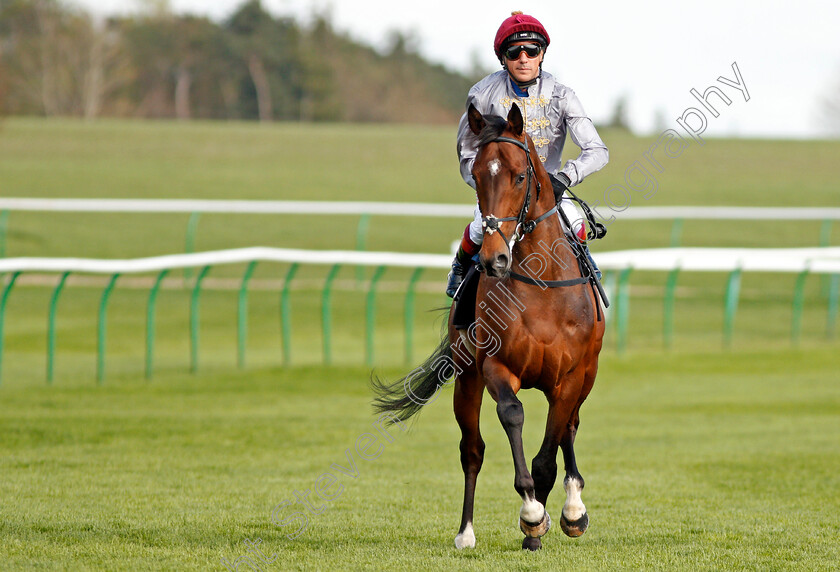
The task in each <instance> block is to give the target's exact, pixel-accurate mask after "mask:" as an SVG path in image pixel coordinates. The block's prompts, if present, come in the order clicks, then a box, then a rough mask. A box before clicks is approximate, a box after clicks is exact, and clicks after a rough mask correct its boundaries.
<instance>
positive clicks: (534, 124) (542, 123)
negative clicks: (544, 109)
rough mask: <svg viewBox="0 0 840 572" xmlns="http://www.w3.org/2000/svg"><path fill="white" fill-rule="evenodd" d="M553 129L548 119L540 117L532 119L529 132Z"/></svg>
mask: <svg viewBox="0 0 840 572" xmlns="http://www.w3.org/2000/svg"><path fill="white" fill-rule="evenodd" d="M546 127H551V121H549V120H548V117H540V118H539V119H532V120H530V121H529V122H528V131H536V130H537V129H545V128H546Z"/></svg>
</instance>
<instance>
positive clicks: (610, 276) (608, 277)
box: [601, 270, 618, 328]
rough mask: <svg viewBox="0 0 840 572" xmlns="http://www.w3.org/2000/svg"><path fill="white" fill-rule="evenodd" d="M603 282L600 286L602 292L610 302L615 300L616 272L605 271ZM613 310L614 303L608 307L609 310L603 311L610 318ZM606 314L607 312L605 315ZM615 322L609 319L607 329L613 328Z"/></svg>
mask: <svg viewBox="0 0 840 572" xmlns="http://www.w3.org/2000/svg"><path fill="white" fill-rule="evenodd" d="M602 278H603V281H602V282H601V284H602V285H603V286H604V292H606V293H607V298H609V299H610V300H615V299H616V283H617V281H618V270H606V271H604V272H603V274H602ZM614 310H615V303H614V304H613V305H612V306H611V307H610V309H604V313H605V314H606V315H607V316H610V317H611V316H612V313H613V311H614ZM607 312H609V313H608V314H607ZM614 323H615V320H613V319H612V318H610V319H609V320H608V321H607V326H606V327H607V328H612V327H614Z"/></svg>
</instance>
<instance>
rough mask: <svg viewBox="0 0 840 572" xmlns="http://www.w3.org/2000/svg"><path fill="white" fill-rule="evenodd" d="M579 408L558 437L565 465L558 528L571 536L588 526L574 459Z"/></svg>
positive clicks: (581, 480) (578, 473)
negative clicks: (564, 501)
mask: <svg viewBox="0 0 840 572" xmlns="http://www.w3.org/2000/svg"><path fill="white" fill-rule="evenodd" d="M579 408H580V406H578V407H576V408H575V411H574V413H573V414H572V418H571V419H569V423H568V426H567V427H566V431H564V433H563V436H562V437H561V438H560V449H561V450H562V451H563V461H564V463H565V465H566V478H565V479H564V480H563V488H565V489H566V504H564V505H563V513H562V515H561V517H560V528H561V529H563V532H565V533H566V535H568V536H571V537H577V536H580V535H582V534H583V533H584V532H586V529H587V527H588V526H589V516H588V515H587V514H586V507H585V506H584V504H583V501H582V500H581V498H580V493H581V491H583V486H584V482H583V477H582V476H581V475H580V471H578V468H577V462H576V461H575V449H574V444H575V434H576V433H577V428H578V425H579V424H580V417H579V415H578V411H579Z"/></svg>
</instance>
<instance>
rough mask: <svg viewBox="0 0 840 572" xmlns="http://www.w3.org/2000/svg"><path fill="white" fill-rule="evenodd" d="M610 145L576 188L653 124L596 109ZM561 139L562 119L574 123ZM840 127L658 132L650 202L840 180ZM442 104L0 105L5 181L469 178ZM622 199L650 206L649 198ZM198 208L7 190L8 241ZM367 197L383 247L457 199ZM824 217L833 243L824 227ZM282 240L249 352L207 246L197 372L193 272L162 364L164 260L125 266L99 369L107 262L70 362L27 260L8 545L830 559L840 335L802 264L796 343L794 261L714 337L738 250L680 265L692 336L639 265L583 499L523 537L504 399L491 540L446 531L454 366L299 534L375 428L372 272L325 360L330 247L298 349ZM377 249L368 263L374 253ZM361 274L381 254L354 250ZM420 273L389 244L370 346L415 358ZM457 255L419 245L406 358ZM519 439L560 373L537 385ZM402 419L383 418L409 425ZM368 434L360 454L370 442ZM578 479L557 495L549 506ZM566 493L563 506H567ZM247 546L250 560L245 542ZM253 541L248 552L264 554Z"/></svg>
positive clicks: (538, 417)
mask: <svg viewBox="0 0 840 572" xmlns="http://www.w3.org/2000/svg"><path fill="white" fill-rule="evenodd" d="M602 135H603V137H604V139H605V141H606V143H607V144H608V146H609V147H610V150H611V162H610V165H609V166H608V167H607V168H606V169H605V170H604V171H603V172H602V173H599V174H598V175H596V176H594V177H593V178H592V179H591V180H590V181H587V183H586V184H585V185H584V187H582V188H581V191H582V194H583V195H584V197H585V198H588V199H590V200H593V199H595V198H597V197H598V195H599V194H601V193H603V190H604V189H606V188H607V187H609V186H610V185H611V184H615V183H620V182H621V180H622V178H623V176H624V170H625V169H626V168H627V167H628V166H629V165H631V164H632V163H633V162H634V161H636V160H641V158H642V153H643V152H644V151H645V150H646V149H647V148H648V147H649V146H650V144H651V140H650V139H644V138H635V137H632V136H630V135H628V134H625V133H620V132H615V133H614V132H609V131H607V132H605V133H603V134H602ZM570 145H571V144H570ZM839 152H840V142H791V141H741V140H714V139H710V140H708V141H707V143H706V145H705V146H703V147H702V148H701V147H696V146H695V147H693V148H689V149H688V150H687V151H686V152H685V153H684V155H683V156H681V157H679V158H678V159H672V160H670V161H669V162H668V163H667V164H666V165H665V167H666V170H665V173H663V174H661V176H659V177H658V183H659V189H658V191H657V194H656V195H655V196H654V197H652V198H650V199H649V200H645V199H644V198H642V197H641V195H639V196H638V197H637V200H635V202H634V203H633V204H634V205H636V204H638V205H645V206H662V205H677V204H679V205H702V204H709V205H738V206H749V205H762V206H799V205H802V206H820V205H823V206H837V204H838V201H837V199H836V185H837V183H838V176H837V169H836V159H835V158H836V157H837V156H838V153H839ZM454 155H455V154H454V134H453V132H452V129H448V128H437V127H417V126H354V125H341V126H335V125H294V124H292V125H276V126H271V127H265V126H258V125H252V124H239V123H230V124H222V123H198V122H195V123H188V124H176V123H167V122H160V123H156V122H117V121H101V122H93V123H84V122H76V121H63V120H62V121H43V120H22V119H7V120H5V121H3V122H2V123H0V196H16V197H93V198H96V197H102V198H106V197H107V198H119V197H125V198H214V199H261V200H264V199H300V200H330V199H332V200H385V201H421V202H455V203H469V202H470V201H471V200H472V195H471V191H470V190H469V189H468V188H467V187H466V186H465V185H464V184H463V183H462V182H461V181H460V178H459V176H458V174H457V166H456V162H455V156H454ZM630 208H632V205H631V207H630ZM187 219H188V215H134V214H131V215H93V214H84V215H81V214H80V215H75V214H74V215H67V214H48V213H21V212H12V213H9V215H8V219H7V229H6V237H5V238H6V240H5V242H4V244H3V246H4V249H5V254H6V256H85V257H102V258H108V257H114V258H116V257H119V258H130V257H135V256H150V255H158V254H165V253H172V252H179V251H182V250H183V248H184V232H185V228H186V225H187ZM406 220H409V219H399V218H385V217H373V219H372V220H371V223H370V236H369V240H368V243H367V248H368V249H370V250H397V251H405V252H446V251H448V249H449V244H450V242H451V241H452V240H454V239H455V238H457V237H458V236H459V234H460V232H462V230H463V226H464V224H465V223H466V222H467V221H456V220H451V219H442V220H433V219H410V220H411V224H409V225H407V224H406ZM357 223H358V219H357V218H355V217H281V216H273V215H252V216H244V215H204V216H202V218H201V221H200V226H199V231H198V235H197V243H196V250H211V249H218V248H232V247H238V246H253V245H265V246H282V247H304V248H319V249H321V248H349V249H352V248H354V247H355V240H356V227H357ZM670 232H671V228H670V224H668V223H657V222H636V221H633V222H629V221H618V222H616V223H614V224H613V225H612V226H611V228H610V233H609V235H608V236H607V238H606V239H605V240H604V241H601V243H600V244H597V245H596V246H595V248H594V250H596V251H597V250H613V249H621V248H635V247H650V246H665V245H667V244H668V243H669V240H670ZM822 232H823V230H822V228H821V227H820V225H819V224H816V225H803V224H801V223H797V224H786V223H776V222H774V223H750V224H744V225H734V224H733V223H731V222H727V223H724V222H710V223H701V222H687V223H686V225H685V228H684V233H683V244H685V245H698V246H699V245H704V246H705V245H715V246H813V245H817V244H818V243H819V241H820V240H821V233H822ZM829 240H830V243H831V244H840V230H838V229H836V228H835V229H833V233H832V235H831V236H830V237H829ZM286 270H287V268H286V267H285V266H283V265H279V264H268V263H266V264H261V265H260V266H259V267H258V270H257V273H256V274H255V276H254V282H253V288H252V292H251V296H250V300H249V302H250V307H249V314H248V317H249V338H248V345H247V350H248V353H247V363H246V366H245V368H244V369H239V368H237V366H236V360H237V355H236V331H235V324H236V303H237V288H238V280H239V279H240V277H241V276H242V273H243V272H244V266H242V265H236V266H232V267H226V268H221V267H220V268H214V269H213V271H212V272H211V274H210V276H209V277H208V279H207V281H206V284H205V292H204V294H203V296H202V298H201V322H200V324H201V325H200V346H199V351H198V357H199V360H198V371H197V373H196V374H190V373H189V367H190V359H189V355H190V344H189V327H188V325H189V304H190V291H191V290H190V286H191V279H190V278H189V277H184V276H182V275H181V274H180V273H173V275H172V277H171V279H170V280H169V281H167V282H166V284H165V287H164V289H163V290H162V291H161V293H160V298H159V300H158V311H157V343H156V350H157V351H156V354H155V369H154V374H155V375H154V378H153V379H152V380H150V381H146V380H145V379H144V342H145V335H146V333H145V320H146V301H147V297H148V291H149V287H150V286H151V281H152V279H153V276H142V277H127V276H126V277H122V278H121V279H120V281H119V282H118V286H117V289H116V290H115V291H114V294H113V296H112V298H111V302H110V306H109V309H108V319H107V328H108V330H107V331H108V336H107V360H106V371H107V375H106V379H105V382H104V384H103V385H101V386H100V385H97V384H96V381H95V371H96V344H97V340H96V315H97V311H98V307H99V303H100V296H101V294H102V289H103V288H104V286H105V282H106V279H104V278H91V277H84V276H79V277H71V279H70V281H69V282H68V287H67V288H66V289H65V291H64V292H63V294H62V297H61V299H60V302H59V304H58V318H57V322H56V325H57V332H56V341H57V353H56V362H55V378H54V382H53V385H52V386H48V385H47V384H46V382H45V355H46V347H47V340H46V324H47V308H48V305H49V301H50V296H51V295H52V292H53V287H54V285H55V282H56V278H57V277H56V276H49V275H23V276H22V277H21V279H20V281H19V283H18V284H17V286H16V287H15V289H14V290H13V291H12V292H11V295H10V297H9V304H8V307H7V311H6V316H5V324H4V335H5V343H4V346H3V355H2V372H0V375H2V377H0V476H1V477H2V478H0V538H2V542H0V569H4V570H5V569H29V568H43V569H102V570H116V569H166V570H174V569H178V570H187V569H208V568H210V569H224V566H223V564H222V559H223V558H225V559H227V560H229V561H231V562H233V561H235V560H236V559H237V558H241V557H244V556H246V555H247V554H248V552H247V546H246V545H245V544H243V541H244V540H246V539H250V540H256V539H261V541H262V544H261V545H260V546H261V548H262V550H263V551H264V552H265V553H266V554H272V553H276V556H277V559H276V560H275V561H274V562H273V563H271V564H270V565H269V564H261V565H260V566H261V567H262V569H266V570H273V569H277V570H285V569H321V570H333V569H345V570H358V569H370V570H378V569H386V568H394V569H418V570H419V569H454V568H461V569H488V570H489V569H493V570H495V569H500V568H506V569H523V570H524V569H532V568H544V569H549V568H552V569H554V568H560V567H563V568H570V567H572V566H574V567H578V568H582V569H600V570H614V569H662V570H673V569H684V570H695V569H709V570H720V569H749V570H788V569H789V570H798V569H801V570H822V569H825V570H828V569H835V568H836V563H837V562H838V561H840V547H839V545H838V541H837V540H838V538H840V516H838V514H840V501H838V495H837V494H836V491H837V490H838V488H839V486H840V477H838V474H840V455H838V449H837V444H838V442H840V384H838V381H840V378H839V377H838V373H837V371H838V365H840V360H838V358H837V353H838V345H837V344H838V342H837V340H836V338H834V337H831V336H829V335H827V334H830V333H832V332H827V331H826V328H827V312H826V298H825V293H826V292H825V286H826V285H825V283H824V281H822V280H820V279H818V277H811V278H809V281H808V283H807V288H806V291H805V311H804V315H803V329H802V334H801V337H800V339H799V341H798V345H796V346H793V345H792V343H791V301H792V296H793V289H794V283H795V280H796V277H795V276H793V275H776V274H747V275H745V276H744V278H743V284H742V288H741V302H740V307H739V311H738V315H737V320H736V326H735V335H734V340H733V344H732V347H731V348H730V349H728V350H724V349H722V347H721V329H722V323H723V308H722V300H723V292H724V288H725V284H726V276H725V275H723V274H716V273H701V274H694V275H688V274H686V275H685V276H684V277H681V278H680V287H679V289H678V291H677V303H676V319H675V333H674V335H675V337H674V346H673V348H672V349H671V350H670V351H664V350H663V349H662V342H663V339H662V292H663V285H664V283H665V276H664V274H661V273H635V274H634V275H633V276H632V278H631V311H630V324H629V341H628V346H627V351H626V352H625V353H624V354H622V355H619V354H617V352H616V348H615V332H614V331H612V329H608V332H607V339H606V345H605V349H604V352H603V353H602V369H601V372H600V374H599V378H598V381H597V383H596V386H595V390H594V391H593V393H592V395H591V396H590V398H589V400H588V401H587V403H586V405H585V406H584V408H583V411H582V417H583V421H582V426H581V432H580V434H579V437H578V445H577V452H578V457H579V459H578V461H579V465H580V468H581V471H582V473H583V475H584V477H585V478H586V483H587V487H586V490H585V491H584V502H586V504H587V507H588V509H589V513H590V516H591V519H592V525H591V528H590V530H589V531H588V532H587V533H586V535H584V536H583V537H582V538H580V539H577V540H571V539H567V538H565V537H564V536H563V535H562V533H560V531H559V527H558V529H557V530H554V531H552V532H551V533H550V534H549V535H548V537H546V539H545V543H544V545H545V548H544V549H543V550H542V551H541V552H540V553H537V554H523V553H522V551H521V550H520V549H519V546H520V543H521V533H520V532H519V531H518V527H517V525H516V523H515V518H516V514H517V511H518V506H519V500H518V497H517V495H516V493H515V492H514V490H513V487H512V478H513V470H512V464H511V462H510V451H509V448H508V446H507V443H506V439H505V436H504V433H503V431H502V430H501V426H500V424H499V423H498V421H497V419H496V416H495V412H494V411H493V407H492V403H490V400H489V399H488V400H486V401H485V410H484V418H485V423H484V424H483V427H484V434H485V440H486V441H487V444H488V446H487V455H486V460H485V464H484V468H483V470H482V474H481V476H480V478H479V486H478V495H477V506H476V536H477V539H478V543H477V547H476V549H475V550H471V551H466V552H458V551H456V550H455V549H454V547H453V544H452V539H453V538H454V535H455V533H456V532H457V530H456V527H457V524H458V520H459V517H460V501H461V494H462V484H461V469H460V464H459V462H458V439H459V436H458V434H457V427H456V426H455V423H454V419H453V418H452V415H451V411H450V409H451V407H450V393H449V391H446V390H445V392H444V396H443V398H441V399H439V400H438V401H436V402H435V403H433V404H432V405H430V406H429V407H428V408H427V409H426V410H425V411H424V412H423V413H422V414H421V416H420V418H419V419H418V421H417V422H416V423H415V424H414V425H413V427H412V429H411V431H410V432H408V433H399V431H398V430H396V431H397V432H396V433H395V434H394V437H395V440H394V442H393V443H388V444H387V445H386V446H384V448H383V451H382V453H381V455H380V456H379V457H378V458H377V459H375V460H371V461H365V460H361V459H359V458H358V456H356V457H355V459H356V463H357V465H356V468H357V469H358V471H357V472H358V476H357V478H355V479H353V478H350V477H346V476H342V480H341V484H342V485H343V486H344V489H343V492H342V494H341V496H340V497H338V498H337V499H336V500H335V501H334V502H332V503H331V504H328V505H326V507H325V509H324V511H323V512H322V513H321V514H319V515H317V516H313V515H310V520H309V523H308V526H307V528H306V531H305V533H304V534H302V535H301V536H299V537H297V538H295V539H289V538H287V536H286V535H287V534H288V532H289V530H287V529H284V528H282V527H278V526H275V525H274V524H272V522H271V518H270V516H271V512H272V509H273V507H275V506H276V505H278V503H281V502H283V501H284V500H285V499H289V498H292V495H293V492H294V491H295V490H297V491H304V490H306V489H310V490H311V489H312V488H313V487H314V484H315V481H316V480H317V479H318V477H319V476H320V475H322V474H324V473H325V472H328V471H329V470H330V467H331V465H332V464H334V463H338V464H343V465H344V466H347V461H346V457H345V451H346V450H347V449H351V450H352V449H353V448H354V444H355V443H356V440H357V438H359V436H360V435H362V434H364V433H366V432H369V431H372V428H371V424H372V422H373V421H374V419H373V417H372V416H371V411H370V408H369V406H368V403H369V400H370V394H369V390H368V388H367V379H368V376H369V369H368V368H366V367H363V366H362V365H361V364H363V363H364V352H365V341H364V335H365V325H364V306H365V301H366V282H365V279H366V278H365V279H363V280H360V279H359V276H358V274H357V272H356V269H354V268H344V269H343V270H342V272H341V274H340V275H339V277H338V280H337V282H336V291H335V292H334V294H333V302H332V303H333V316H332V317H333V340H332V350H333V363H334V365H333V366H331V367H324V366H322V365H321V364H322V351H323V348H322V331H321V325H320V319H321V318H320V316H321V314H320V309H321V285H322V283H323V280H324V278H325V275H326V269H325V268H310V267H304V268H302V269H301V271H300V272H299V274H298V276H297V278H296V279H295V282H294V283H293V287H292V289H291V296H290V300H291V303H292V325H293V328H292V336H291V339H290V340H289V341H290V344H291V349H292V353H291V357H292V359H291V363H284V361H283V358H282V354H281V351H280V348H281V341H282V340H281V336H280V327H279V322H280V320H279V312H280V303H279V298H280V295H279V294H280V289H281V288H282V279H283V276H284V275H285V272H286ZM369 275H370V272H367V273H366V274H365V276H369ZM363 278H364V277H363ZM407 280H408V273H407V272H405V271H396V270H389V271H388V272H387V273H386V275H385V277H384V278H383V281H382V283H381V284H380V294H379V296H378V298H377V305H376V311H377V313H376V337H375V340H374V342H375V343H374V348H375V355H374V363H375V364H376V367H377V370H378V371H379V372H380V373H382V374H384V375H386V376H389V377H396V376H398V375H401V374H402V373H405V372H406V371H407V370H408V368H409V367H410V366H409V365H407V364H406V360H405V348H404V342H405V340H404V327H403V300H404V291H405V285H406V283H407ZM443 280H444V273H443V272H432V271H428V272H427V273H426V274H425V275H424V278H423V281H422V282H421V284H420V288H419V292H418V298H417V309H416V312H415V316H414V317H415V328H414V331H413V335H414V346H413V348H412V353H413V361H414V362H419V361H420V359H421V358H422V357H424V355H425V354H426V353H428V352H429V351H430V350H431V349H432V348H433V347H434V346H435V344H436V342H437V340H438V336H439V332H440V329H439V326H440V314H439V313H436V312H434V311H433V309H434V308H438V307H440V306H442V305H443V304H444V303H445V298H444V296H443V294H442V286H443ZM523 400H524V402H525V404H526V426H525V431H526V453H527V454H529V455H530V456H532V455H533V454H534V453H535V452H536V448H537V447H538V445H539V442H540V438H541V436H540V432H541V428H542V426H543V423H544V414H545V406H544V400H543V399H541V396H540V395H539V394H530V393H528V392H525V393H524V394H523ZM392 431H393V430H392ZM354 454H355V453H354ZM561 504H562V500H561V496H554V497H552V500H551V501H550V503H549V510H550V511H551V512H552V514H555V520H556V519H557V518H559V512H558V511H559V507H560V505H561ZM552 509H553V510H552ZM240 564H241V561H240ZM246 568H247V567H246V566H245V565H242V564H241V565H240V570H242V569H246Z"/></svg>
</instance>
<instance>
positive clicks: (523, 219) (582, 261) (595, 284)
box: [481, 137, 610, 321]
mask: <svg viewBox="0 0 840 572" xmlns="http://www.w3.org/2000/svg"><path fill="white" fill-rule="evenodd" d="M490 142H491V143H493V142H497V143H512V144H513V145H516V146H517V147H519V148H520V149H522V150H523V151H525V157H527V159H528V169H527V171H526V175H527V184H526V187H525V200H524V201H523V202H522V206H521V207H520V209H519V214H518V215H516V216H509V217H504V218H496V217H495V216H493V215H492V214H491V215H489V216H485V217H481V222H482V226H483V227H484V231H485V232H486V233H488V234H493V233H494V232H496V231H498V232H499V234H500V235H502V238H503V239H504V241H505V244H507V247H508V252H510V258H511V261H512V260H513V245H514V243H515V242H519V241H521V240H522V239H523V238H525V235H526V234H529V233H531V232H534V230H535V229H536V228H537V225H538V224H539V223H541V222H542V221H544V220H545V219H547V218H548V217H550V216H551V215H552V214H554V213H556V212H558V211H557V204H555V205H554V207H553V208H551V209H550V210H549V211H548V212H546V213H544V214H542V215H540V216H539V217H537V218H535V219H530V220H528V219H527V216H528V208H529V205H530V204H531V181H532V180H534V179H535V178H536V170H535V169H534V162H533V160H532V159H531V150H530V149H529V148H528V143H527V138H526V140H525V142H523V141H520V140H518V139H512V138H510V137H496V138H495V139H493V140H492V141H490ZM540 186H541V185H540V182H539V181H536V187H537V201H539V200H540ZM578 202H581V203H582V204H585V203H583V202H582V201H578ZM587 208H588V207H587ZM560 215H561V216H562V218H563V220H564V222H565V223H566V225H567V226H568V227H569V228H571V225H570V224H569V221H568V219H567V218H566V215H565V214H564V213H563V211H560ZM514 220H515V221H516V230H514V231H513V236H512V237H511V238H510V240H508V238H507V236H505V233H504V232H502V229H501V228H500V227H499V223H501V222H509V221H514ZM593 221H594V219H590V222H593ZM567 239H568V237H567ZM569 246H570V247H571V248H572V250H573V252H574V253H575V258H577V260H578V264H579V265H580V266H581V277H580V278H572V279H570V280H536V279H534V278H532V277H530V276H526V275H523V274H518V273H516V272H513V271H510V277H511V278H513V279H514V280H519V281H520V282H525V283H526V284H531V285H534V286H540V287H541V288H562V287H566V286H577V285H579V284H586V283H587V282H588V283H589V284H590V286H591V287H592V292H593V294H595V290H596V289H597V291H598V293H600V295H601V300H603V302H604V305H605V306H606V307H609V305H610V302H609V299H608V298H607V294H606V292H604V289H603V288H602V287H601V282H600V281H599V280H598V279H597V278H596V276H595V272H594V271H593V269H592V268H591V266H590V264H589V262H588V259H587V257H586V256H585V255H584V254H583V251H582V249H581V247H580V245H579V244H578V243H577V242H575V241H571V240H570V241H569ZM584 267H585V268H586V271H584ZM595 298H596V302H595V306H596V309H597V312H598V321H600V320H601V306H600V305H599V304H598V303H597V295H596V296H595Z"/></svg>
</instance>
